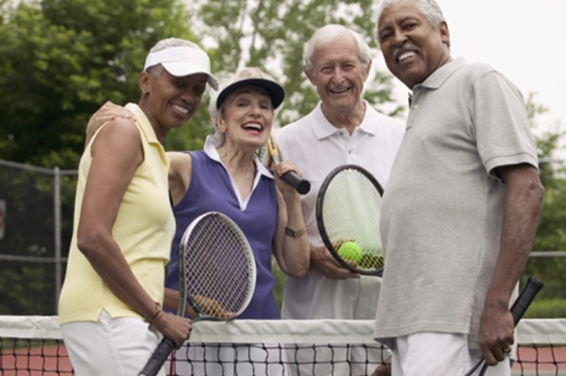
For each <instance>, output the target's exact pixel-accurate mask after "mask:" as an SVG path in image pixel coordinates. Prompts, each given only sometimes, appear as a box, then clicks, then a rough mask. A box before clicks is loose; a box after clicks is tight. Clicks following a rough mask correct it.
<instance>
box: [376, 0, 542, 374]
mask: <svg viewBox="0 0 566 376" xmlns="http://www.w3.org/2000/svg"><path fill="white" fill-rule="evenodd" d="M377 40H378V42H379V44H380V46H381V50H382V52H383V56H384V58H385V62H386V64H387V67H388V68H389V70H390V71H391V72H392V73H393V74H394V75H395V76H396V77H397V78H399V79H400V80H401V81H402V82H403V83H404V84H405V85H406V86H407V87H408V88H409V89H411V90H412V101H411V106H410V112H409V117H408V121H407V129H406V133H405V138H404V140H403V143H402V145H401V148H400V150H399V153H398V155H397V159H396V160H395V163H394V165H393V169H392V172H391V176H390V179H389V183H388V186H387V190H386V191H385V195H384V198H383V205H382V217H381V233H382V240H383V244H384V252H385V274H384V277H383V283H382V288H381V296H380V302H379V305H378V312H377V318H376V331H375V337H376V339H377V340H379V341H382V342H385V343H387V344H389V345H390V346H391V348H392V350H393V358H392V368H393V369H392V372H393V373H392V374H393V376H400V375H403V376H409V375H419V376H433V375H434V376H437V375H451V376H453V375H454V376H458V375H460V376H461V375H463V374H464V373H465V372H466V371H467V370H468V369H470V368H471V366H472V365H473V363H474V362H475V361H476V360H477V359H478V357H479V356H480V354H483V355H484V357H485V359H486V361H487V363H488V364H489V365H491V366H494V367H491V368H490V370H489V371H488V373H487V374H486V375H498V376H499V375H501V376H504V375H509V374H510V364H509V361H508V360H506V359H507V357H506V353H507V352H509V351H510V348H511V347H510V346H511V344H513V341H514V340H513V318H512V315H511V313H510V311H509V302H510V299H511V295H512V293H513V291H514V288H515V286H516V284H517V282H518V280H519V277H520V276H521V273H522V271H523V269H524V266H525V264H526V262H527V258H528V254H529V252H530V250H531V246H532V243H533V240H534V237H535V233H536V227H537V224H538V219H539V215H540V209H541V203H542V197H543V194H544V188H543V187H542V185H541V183H540V179H539V174H538V169H537V166H538V161H537V151H536V147H535V145H534V142H533V140H532V137H531V134H530V132H529V122H528V118H527V113H526V110H525V106H524V103H523V98H522V96H521V94H520V92H519V91H518V90H517V88H516V87H515V86H514V85H513V84H512V83H511V82H510V81H509V80H508V79H506V78H505V77H504V76H503V75H501V74H500V73H498V72H497V71H495V70H494V69H493V68H491V67H490V66H488V65H486V64H482V63H474V64H467V63H466V62H465V61H464V60H463V59H452V57H451V56H450V50H449V42H450V34H449V31H448V26H447V23H446V21H445V20H444V18H443V15H442V12H441V10H440V8H439V7H438V5H436V3H435V2H434V0H384V1H383V2H382V4H381V6H380V9H379V11H378V25H377ZM504 360H506V361H504Z"/></svg>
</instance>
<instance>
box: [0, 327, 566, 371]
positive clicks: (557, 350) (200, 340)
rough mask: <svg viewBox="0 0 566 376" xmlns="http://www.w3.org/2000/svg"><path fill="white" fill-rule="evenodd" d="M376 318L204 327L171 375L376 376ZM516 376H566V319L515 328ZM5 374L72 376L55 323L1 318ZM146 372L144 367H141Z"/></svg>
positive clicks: (0, 364) (379, 353)
mask: <svg viewBox="0 0 566 376" xmlns="http://www.w3.org/2000/svg"><path fill="white" fill-rule="evenodd" d="M372 332H373V321H372V320H356V321H352V320H301V321H295V320H281V321H276V320H272V321H257V320H234V321H231V322H199V323H198V324H197V325H195V326H194V328H193V332H192V335H191V339H190V341H189V342H188V343H187V344H186V345H185V346H184V347H183V348H181V349H180V350H179V351H177V352H175V354H174V356H175V358H176V361H175V362H170V363H168V364H167V365H166V368H167V370H168V372H167V374H168V375H183V376H185V375H215V376H219V375H240V376H242V375H246V376H247V375H258V376H259V375H270V376H273V375H276V376H279V375H284V376H287V375H289V376H304V375H325V376H327V375H336V376H345V375H352V376H360V375H371V373H372V372H373V371H374V370H375V369H376V367H377V366H378V365H379V364H381V363H383V361H384V360H385V359H386V358H387V357H388V356H389V352H388V350H387V349H386V348H384V347H383V346H380V345H379V344H377V343H376V342H374V341H373V340H372ZM517 339H518V343H519V349H518V352H517V361H516V362H515V364H514V366H513V375H524V376H531V375H540V376H548V375H566V319H541V320H534V319H525V320H522V321H521V322H520V323H519V326H518V327H517ZM0 353H1V357H0V376H39V375H42V376H55V375H73V374H74V373H73V370H72V367H71V364H70V361H69V358H68V356H67V352H66V350H65V347H64V344H63V341H62V340H61V334H60V332H59V326H58V323H57V317H53V316H0ZM140 368H141V366H140Z"/></svg>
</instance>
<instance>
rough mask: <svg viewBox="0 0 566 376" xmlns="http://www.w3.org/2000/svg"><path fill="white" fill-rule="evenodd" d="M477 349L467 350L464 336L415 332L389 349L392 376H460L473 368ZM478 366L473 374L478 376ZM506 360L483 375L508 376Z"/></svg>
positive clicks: (509, 372) (479, 353)
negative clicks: (390, 351)
mask: <svg viewBox="0 0 566 376" xmlns="http://www.w3.org/2000/svg"><path fill="white" fill-rule="evenodd" d="M480 355H481V351H480V350H470V349H469V348H468V336H467V335H464V334H451V333H429V332H426V333H416V334H411V335H409V336H404V337H398V338H396V341H395V345H394V346H393V349H392V358H391V375H392V376H463V375H465V374H466V372H468V371H469V370H470V369H472V367H473V366H474V365H475V363H476V361H477V360H478V359H479V357H480ZM480 371H481V367H479V368H478V369H477V370H476V371H475V372H474V373H473V375H474V376H475V375H479V373H480ZM510 375H511V364H510V362H509V358H506V359H505V360H504V361H502V362H499V364H498V365H497V366H494V367H488V369H487V372H486V373H485V376H510Z"/></svg>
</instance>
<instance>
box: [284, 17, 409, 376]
mask: <svg viewBox="0 0 566 376" xmlns="http://www.w3.org/2000/svg"><path fill="white" fill-rule="evenodd" d="M370 54H371V52H370V49H369V47H368V45H367V44H366V43H365V42H364V41H363V39H362V37H361V36H360V35H359V34H358V33H356V32H354V31H352V30H349V29H347V28H345V27H343V26H341V25H326V26H324V27H322V28H320V29H319V30H317V31H316V32H315V33H314V35H313V36H312V37H311V39H310V40H309V41H308V42H307V43H306V44H305V46H304V54H303V59H304V68H303V69H304V72H305V74H306V75H307V77H308V78H309V80H310V82H311V83H312V84H313V85H314V86H315V87H316V90H317V93H318V95H319V97H320V100H321V101H320V103H319V104H318V105H317V106H316V108H315V109H314V110H313V111H312V112H311V113H310V114H308V115H306V116H305V117H303V118H301V119H299V120H298V121H296V122H294V123H292V124H289V125H287V126H285V127H283V128H282V129H281V130H279V131H278V132H277V133H276V139H277V143H278V146H279V148H280V151H281V154H282V156H283V157H284V158H285V159H291V160H292V161H293V162H294V163H295V164H296V165H297V167H299V168H300V169H301V171H302V172H303V176H304V177H305V178H307V179H308V180H309V181H310V182H311V190H310V192H309V193H308V194H307V195H305V196H303V197H302V207H303V213H304V217H305V224H306V231H307V234H308V237H309V242H310V252H311V256H310V262H311V270H310V271H309V273H308V275H307V276H306V277H304V278H288V280H287V282H286V285H285V289H284V293H283V312H282V317H283V318H285V319H362V320H363V319H371V320H373V319H374V318H375V313H376V308H377V298H378V295H379V290H380V285H381V278H378V277H373V276H370V277H368V276H360V275H358V274H355V273H351V272H349V271H347V270H346V269H344V268H341V267H340V265H339V264H338V263H337V262H336V260H335V259H334V258H333V257H332V256H331V254H330V252H329V251H328V250H327V249H326V248H325V247H324V245H323V243H322V240H321V238H320V235H319V232H318V228H317V224H316V218H315V204H316V197H317V194H318V191H319V189H320V186H321V184H322V181H323V180H324V178H325V177H326V176H327V175H328V173H329V172H330V171H332V170H333V169H334V168H335V167H337V166H340V165H343V164H357V165H360V166H362V167H364V168H366V169H367V170H369V171H370V172H371V173H372V174H373V175H374V176H375V178H376V179H377V180H378V181H379V183H380V184H381V185H382V186H384V187H385V185H386V184H387V180H388V178H389V171H390V170H391V166H392V164H393V160H394V159H395V155H396V154H397V150H398V148H399V146H400V144H401V140H402V138H403V133H404V125H403V124H402V123H401V122H400V121H397V120H394V119H392V118H390V117H388V116H385V115H383V114H380V113H378V112H377V111H376V110H374V109H373V108H372V107H371V105H370V104H369V103H368V102H366V101H365V100H363V99H362V91H363V87H364V83H365V81H366V80H367V78H368V75H369V72H370V69H371V63H372V60H371V57H370ZM291 230H295V233H301V232H302V231H301V230H302V229H291ZM290 233H291V232H290ZM321 351H322V350H321V349H317V353H318V354H319V356H320V352H321ZM328 351H329V356H330V355H331V354H330V350H328ZM337 351H338V350H337V349H333V352H334V356H336V357H341V358H342V356H341V355H338V354H337ZM307 353H308V351H306V350H302V351H301V354H298V355H299V356H305V357H309V356H311V355H312V354H310V355H309V354H307ZM345 356H347V357H349V358H350V359H349V360H356V353H355V351H350V354H349V355H345ZM374 357H375V358H377V361H380V359H381V357H382V354H381V352H379V354H374ZM365 358H366V355H365V354H364V355H363V359H361V358H359V359H357V360H361V361H362V362H364V361H365ZM311 360H312V359H311ZM347 363H348V362H346V363H342V364H334V365H332V370H333V372H334V373H333V374H335V375H359V374H366V372H367V370H366V369H365V368H364V367H365V366H364V365H363V364H362V365H353V364H352V365H348V364H347ZM324 367H330V365H329V364H317V365H316V366H315V368H316V369H315V370H314V372H315V374H331V371H330V368H329V369H328V370H325V369H324ZM342 367H343V368H342ZM355 367H361V368H359V369H356V368H355ZM312 372H313V368H312V365H310V366H305V367H304V369H302V368H301V372H300V374H301V375H309V374H311V373H312ZM325 372H326V373H325ZM384 374H385V373H384Z"/></svg>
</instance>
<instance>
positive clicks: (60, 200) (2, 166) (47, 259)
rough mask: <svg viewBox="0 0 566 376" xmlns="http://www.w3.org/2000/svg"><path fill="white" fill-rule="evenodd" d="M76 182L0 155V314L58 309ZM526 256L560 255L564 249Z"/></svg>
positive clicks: (73, 176)
mask: <svg viewBox="0 0 566 376" xmlns="http://www.w3.org/2000/svg"><path fill="white" fill-rule="evenodd" d="M544 163H551V164H553V165H554V166H556V167H558V170H559V171H564V161H541V167H542V164H544ZM562 174H563V172H562ZM76 181H77V171H76V170H60V169H59V168H57V167H55V168H53V169H46V168H41V167H34V166H30V165H25V164H20V163H15V162H10V161H5V160H2V159H0V315H56V314H57V302H58V300H59V291H60V288H61V283H62V278H63V277H64V273H65V270H64V267H65V262H66V255H67V253H68V249H69V243H70V240H71V235H72V228H73V209H74V199H75V188H76ZM531 256H532V257H536V258H537V259H539V260H540V258H548V257H552V258H554V257H559V256H562V257H563V256H566V251H564V250H556V251H540V252H539V251H534V252H532V253H531ZM562 260H564V259H562ZM562 260H561V261H562ZM541 261H542V260H541ZM549 261H550V260H549ZM545 268H547V267H545Z"/></svg>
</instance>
